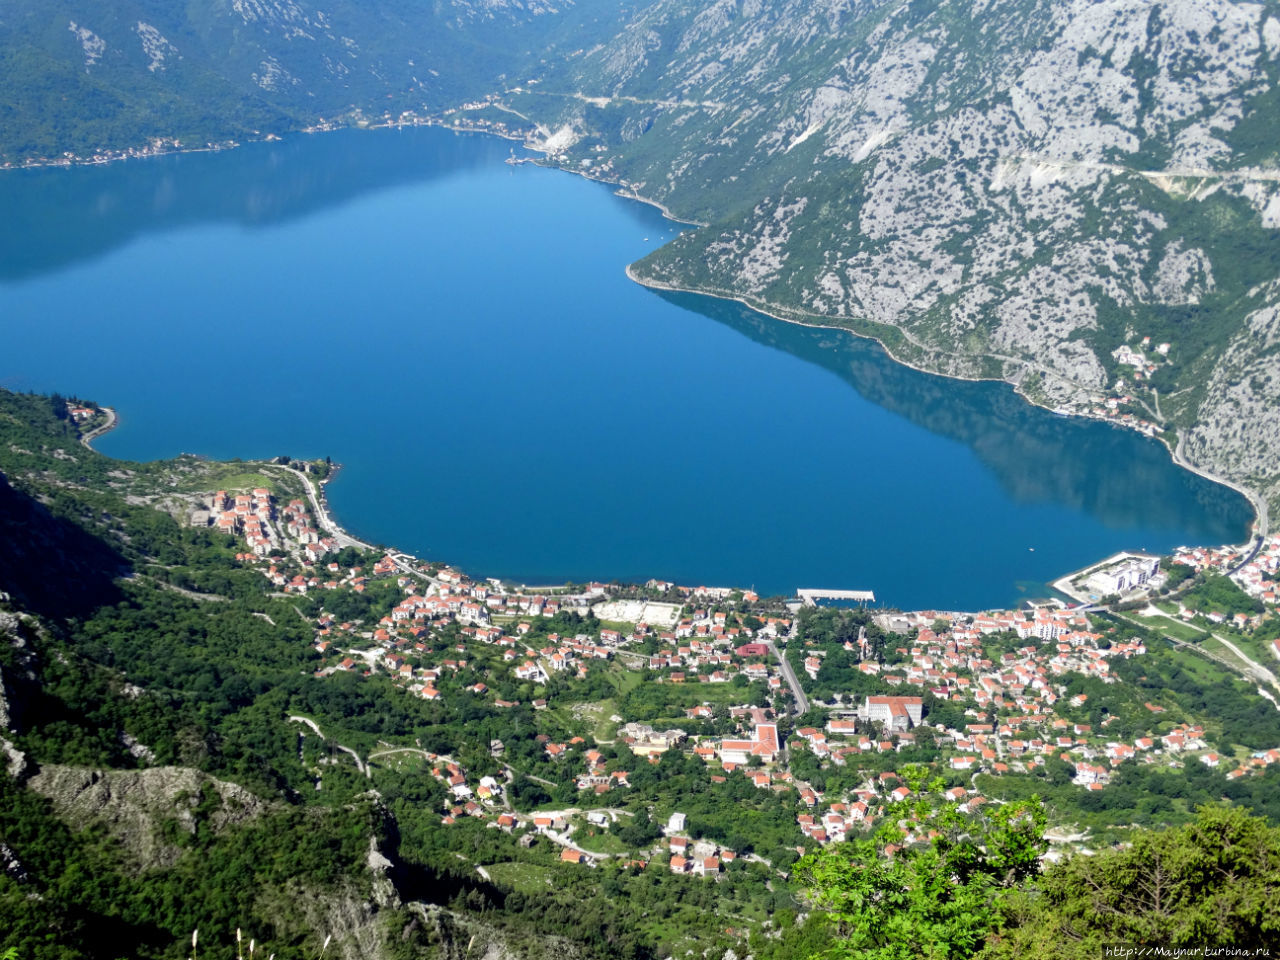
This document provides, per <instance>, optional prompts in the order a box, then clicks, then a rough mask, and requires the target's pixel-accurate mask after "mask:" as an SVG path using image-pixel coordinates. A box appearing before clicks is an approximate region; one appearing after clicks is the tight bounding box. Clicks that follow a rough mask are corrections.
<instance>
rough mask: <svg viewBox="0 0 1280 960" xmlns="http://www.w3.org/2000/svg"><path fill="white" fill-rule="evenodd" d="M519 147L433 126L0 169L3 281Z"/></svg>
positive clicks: (289, 212)
mask: <svg viewBox="0 0 1280 960" xmlns="http://www.w3.org/2000/svg"><path fill="white" fill-rule="evenodd" d="M511 149H512V147H511V145H510V144H508V143H504V142H503V141H500V140H498V139H496V138H493V137H483V136H479V135H470V136H469V135H465V134H454V133H452V132H450V131H445V130H440V129H428V128H405V129H402V130H398V131H373V132H370V131H360V130H339V131H334V132H331V133H326V134H324V135H323V136H314V137H310V136H306V135H305V134H298V135H296V136H294V137H292V138H291V139H289V140H281V141H276V142H273V143H253V144H248V145H246V146H244V147H241V148H239V149H236V150H232V151H229V152H221V153H186V154H175V155H172V156H165V157H152V158H148V159H145V160H131V161H123V162H116V163H109V164H103V165H101V166H96V167H85V168H79V169H75V170H65V169H38V170H17V171H11V172H9V173H6V174H5V175H4V176H3V177H0V209H2V210H4V211H5V217H6V225H5V229H4V230H3V231H0V280H5V281H13V280H20V279H24V278H28V277H33V276H38V275H39V274H42V273H46V272H48V271H51V270H56V269H58V268H61V267H65V266H67V265H68V264H72V263H76V262H78V261H81V260H85V259H89V258H92V257H96V256H101V255H103V254H105V253H107V252H109V251H111V250H113V249H115V248H116V247H119V246H121V245H122V244H125V243H127V242H129V241H130V240H133V239H135V238H137V237H141V236H143V235H146V234H148V233H156V232H161V231H167V230H173V229H177V228H180V227H187V226H193V225H196V224H201V223H235V224H240V225H242V226H247V227H257V226H265V225H269V224H274V223H281V222H284V221H288V220H293V219H297V218H300V217H304V216H307V215H309V214H312V213H315V212H317V211H320V210H324V209H326V208H329V207H333V206H337V205H338V204H342V203H346V202H348V201H350V200H352V199H354V198H356V197H359V196H361V195H363V194H368V193H372V192H375V191H378V190H384V189H387V188H389V187H394V186H398V185H401V184H405V183H418V182H423V181H428V180H433V179H436V178H439V177H443V176H448V175H450V174H453V173H456V172H459V171H462V170H466V169H470V168H474V167H480V166H484V165H487V164H492V163H493V162H494V160H495V159H501V158H503V157H506V156H508V155H509V154H510V152H511Z"/></svg>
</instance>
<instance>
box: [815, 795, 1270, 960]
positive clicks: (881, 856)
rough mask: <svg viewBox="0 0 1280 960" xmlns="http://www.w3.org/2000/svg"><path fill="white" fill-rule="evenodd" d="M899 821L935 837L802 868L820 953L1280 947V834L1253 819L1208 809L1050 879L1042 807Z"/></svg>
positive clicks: (1064, 953) (1059, 955) (949, 954)
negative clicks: (822, 938)
mask: <svg viewBox="0 0 1280 960" xmlns="http://www.w3.org/2000/svg"><path fill="white" fill-rule="evenodd" d="M907 806H909V805H904V807H907ZM896 813H897V814H898V815H899V816H902V817H904V818H906V822H908V823H911V822H913V821H921V822H924V823H927V824H928V825H929V826H930V827H931V828H932V829H933V830H934V831H936V833H935V835H934V836H933V838H932V839H931V840H930V841H928V842H927V843H916V844H914V845H909V846H907V847H903V848H900V849H896V850H894V851H893V852H892V856H889V857H886V856H885V853H886V849H885V847H886V844H894V845H896V842H897V840H898V837H897V836H895V833H896V832H897V831H896V828H894V827H890V828H887V829H882V831H881V833H880V834H878V835H877V837H876V838H875V839H870V840H865V841H860V842H857V843H849V844H841V845H837V846H832V847H828V848H827V849H825V850H823V851H822V852H821V853H819V854H816V855H814V856H811V857H808V858H806V859H805V860H804V861H803V862H802V863H801V864H800V868H799V869H800V872H801V874H802V875H803V876H804V878H805V879H806V881H807V882H808V884H809V889H810V893H811V896H812V897H813V902H814V903H815V905H816V907H817V908H818V911H819V913H820V916H819V920H818V922H819V923H821V924H823V925H824V926H825V929H826V932H827V933H828V935H829V936H830V937H831V942H830V943H829V944H827V945H825V947H823V948H821V949H819V950H815V952H814V955H815V956H821V957H849V958H859V960H888V958H894V960H897V958H901V960H908V958H919V957H928V958H944V957H945V958H962V957H974V956H976V957H982V958H990V960H995V958H1006V957H1007V958H1015V957H1018V958H1021V957H1047V958H1052V960H1085V958H1093V957H1097V956H1101V955H1102V954H1103V951H1104V948H1105V947H1107V946H1121V945H1128V946H1146V947H1153V948H1155V947H1165V948H1186V949H1193V950H1194V949H1200V950H1212V949H1219V948H1229V947H1236V948H1254V949H1257V948H1261V949H1274V948H1275V947H1276V946H1280V918H1278V917H1277V915H1276V913H1275V910H1274V909H1273V905H1274V902H1275V897H1276V895H1277V893H1280V830H1278V829H1277V828H1275V827H1271V826H1269V825H1268V824H1267V823H1266V821H1264V820H1262V819H1260V818H1257V817H1250V816H1249V815H1247V814H1246V813H1244V812H1243V811H1240V810H1232V809H1222V808H1219V807H1213V806H1206V807H1202V808H1201V809H1200V810H1199V811H1198V812H1197V814H1196V816H1195V818H1194V820H1192V821H1191V822H1190V823H1188V824H1186V825H1184V826H1181V827H1176V828H1171V829H1168V830H1163V831H1148V830H1141V831H1135V832H1133V833H1132V834H1130V836H1129V838H1128V842H1127V843H1126V844H1124V845H1123V846H1120V847H1116V848H1114V849H1110V850H1103V851H1099V852H1098V853H1096V854H1095V855H1093V856H1083V855H1077V856H1073V857H1069V858H1067V859H1066V860H1064V861H1063V862H1060V863H1056V864H1053V865H1051V866H1049V867H1047V869H1044V870H1043V872H1042V871H1041V863H1040V862H1039V860H1038V856H1039V854H1040V853H1042V852H1043V851H1044V849H1045V848H1046V846H1047V845H1046V844H1045V843H1044V842H1043V840H1042V835H1043V828H1044V819H1043V815H1042V813H1041V812H1040V810H1039V807H1038V804H1037V803H1036V802H1035V801H1034V800H1029V801H1023V802H1019V803H1016V804H1009V805H1006V806H1003V807H1000V808H998V810H997V811H996V812H995V813H994V814H993V815H991V816H989V817H985V818H978V817H963V816H960V815H959V814H958V813H957V812H956V811H954V810H951V809H943V810H942V811H941V812H934V813H933V814H932V815H931V816H928V817H922V816H921V814H920V813H919V812H917V811H915V810H909V809H899V810H898V811H896ZM1193 955H1196V954H1193Z"/></svg>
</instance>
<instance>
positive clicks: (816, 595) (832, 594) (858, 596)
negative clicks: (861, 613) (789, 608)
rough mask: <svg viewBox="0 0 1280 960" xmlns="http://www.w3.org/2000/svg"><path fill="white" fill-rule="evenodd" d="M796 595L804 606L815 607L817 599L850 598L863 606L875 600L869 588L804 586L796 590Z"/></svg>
mask: <svg viewBox="0 0 1280 960" xmlns="http://www.w3.org/2000/svg"><path fill="white" fill-rule="evenodd" d="M796 596H797V597H799V598H800V599H801V601H802V602H803V603H804V605H805V606H806V607H816V606H817V605H818V601H819V600H852V601H853V602H854V603H861V604H863V605H864V606H865V605H866V604H868V603H875V602H876V595H875V593H874V592H873V591H871V590H815V589H811V588H806V589H803V590H797V591H796Z"/></svg>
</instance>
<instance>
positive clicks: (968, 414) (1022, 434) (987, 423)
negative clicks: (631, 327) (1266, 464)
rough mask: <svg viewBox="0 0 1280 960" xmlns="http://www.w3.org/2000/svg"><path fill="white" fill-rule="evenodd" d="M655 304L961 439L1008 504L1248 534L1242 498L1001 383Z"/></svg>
mask: <svg viewBox="0 0 1280 960" xmlns="http://www.w3.org/2000/svg"><path fill="white" fill-rule="evenodd" d="M660 295H661V296H662V297H664V298H665V299H667V300H669V301H671V302H672V303H675V304H677V305H678V306H681V307H683V308H685V309H687V310H693V311H696V312H697V313H700V314H702V315H704V316H707V317H710V318H711V319H713V320H716V321H717V322H719V323H723V324H725V325H726V326H728V327H731V328H732V329H734V330H737V331H738V332H739V333H742V334H745V335H746V336H748V337H750V338H751V339H752V340H755V341H756V342H757V343H761V344H764V345H766V346H770V347H774V348H776V349H778V350H784V351H786V352H787V353H790V354H793V355H794V356H797V357H799V358H801V359H803V360H807V361H808V362H810V363H813V364H816V365H818V366H820V367H823V368H825V369H827V370H830V371H831V372H833V373H835V374H836V375H837V376H839V377H840V378H841V379H842V380H844V381H845V382H847V383H848V384H849V385H850V386H852V387H853V388H854V389H855V390H857V391H858V393H859V394H861V395H862V396H864V397H865V398H867V399H868V400H870V401H872V402H873V403H876V404H878V405H879V406H882V407H884V408H886V409H888V410H891V411H893V412H895V413H898V414H901V415H902V416H904V417H906V418H907V419H909V420H911V421H912V422H913V423H917V424H919V425H920V426H922V427H924V428H926V429H928V430H930V431H932V432H933V433H936V434H939V435H941V436H944V437H950V438H952V439H955V440H959V441H961V442H962V443H964V444H966V445H967V446H969V447H970V448H972V449H973V451H974V452H975V453H976V454H977V455H978V457H979V458H980V459H981V460H982V461H983V462H984V463H985V464H987V465H988V466H989V467H990V468H991V469H992V470H993V471H995V474H996V476H997V477H998V478H999V480H1000V483H1001V484H1002V485H1003V486H1004V488H1005V489H1006V490H1007V491H1008V492H1009V494H1010V495H1011V496H1012V497H1014V498H1015V499H1017V500H1020V501H1023V502H1028V503H1035V502H1047V503H1060V504H1064V505H1067V506H1070V507H1075V508H1079V509H1082V510H1085V511H1087V512H1088V513H1090V514H1092V515H1093V516H1095V517H1097V518H1098V519H1099V520H1100V521H1102V522H1103V523H1105V524H1107V525H1108V526H1113V527H1133V526H1170V527H1181V528H1183V529H1186V530H1188V531H1192V532H1194V533H1195V534H1196V535H1197V537H1198V538H1199V539H1201V540H1203V541H1204V542H1208V543H1223V542H1233V543H1238V542H1240V541H1242V540H1244V539H1245V537H1246V536H1247V532H1248V525H1249V523H1250V521H1251V519H1252V511H1251V508H1250V507H1249V504H1248V502H1247V501H1246V500H1245V499H1244V498H1243V497H1242V496H1240V495H1239V494H1238V493H1236V492H1235V491H1233V490H1230V489H1228V488H1227V487H1224V486H1221V485H1220V484H1216V483H1212V482H1210V481H1208V480H1205V479H1204V478H1203V477H1199V476H1197V475H1195V474H1193V473H1191V472H1190V471H1187V470H1183V469H1181V468H1179V467H1177V466H1176V465H1175V464H1174V463H1173V461H1172V460H1171V459H1170V457H1169V454H1168V452H1167V451H1166V450H1165V448H1164V447H1163V446H1161V445H1160V444H1159V443H1157V442H1156V441H1154V440H1150V439H1148V438H1146V437H1143V436H1140V435H1139V434H1136V433H1134V432H1133V431H1131V430H1124V429H1120V428H1117V427H1113V426H1110V425H1108V424H1104V423H1099V422H1097V421H1089V420H1083V419H1080V418H1074V417H1062V416H1057V415H1055V414H1052V413H1049V412H1048V411H1045V410H1042V409H1040V408H1038V407H1034V406H1032V405H1031V404H1029V403H1027V402H1026V401H1024V400H1023V399H1022V398H1021V397H1019V396H1018V395H1017V394H1015V393H1014V392H1013V390H1012V388H1010V387H1009V386H1008V385H1006V384H1000V383H972V382H968V381H961V380H951V379H947V378H944V377H936V376H932V375H930V374H925V373H921V372H919V371H917V370H913V369H911V368H910V367H905V366H903V365H901V364H899V363H895V362H894V361H893V360H892V359H890V358H889V356H888V355H887V354H886V353H885V352H884V350H883V349H882V348H881V347H880V346H879V345H878V344H876V343H874V342H872V341H869V340H864V339H860V338H858V337H854V336H852V335H849V334H845V333H842V332H840V331H837V330H822V329H814V328H809V327H801V326H797V325H796V324H791V323H784V322H782V321H780V320H774V319H773V318H771V317H767V316H765V315H764V314H761V313H757V312H756V311H754V310H749V309H747V308H745V307H743V306H741V305H740V304H737V303H732V302H728V301H724V300H716V299H713V298H709V297H703V296H697V295H693V294H681V293H662V294H660ZM904 466H912V467H914V468H920V469H931V470H940V471H945V470H946V468H947V467H946V464H945V463H936V464H915V465H904Z"/></svg>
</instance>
